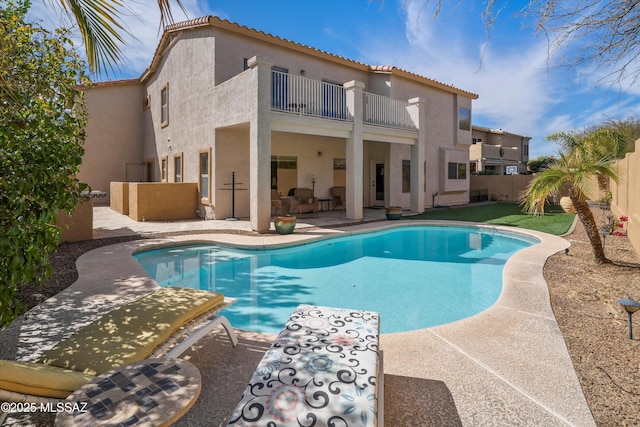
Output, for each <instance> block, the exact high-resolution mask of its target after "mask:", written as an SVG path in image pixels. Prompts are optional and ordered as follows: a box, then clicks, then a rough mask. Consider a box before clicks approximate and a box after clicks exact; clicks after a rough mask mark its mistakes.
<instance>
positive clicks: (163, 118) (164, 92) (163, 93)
mask: <svg viewBox="0 0 640 427" xmlns="http://www.w3.org/2000/svg"><path fill="white" fill-rule="evenodd" d="M160 122H161V126H162V127H165V126H168V125H169V83H167V84H166V85H164V86H163V87H162V89H161V90H160Z"/></svg>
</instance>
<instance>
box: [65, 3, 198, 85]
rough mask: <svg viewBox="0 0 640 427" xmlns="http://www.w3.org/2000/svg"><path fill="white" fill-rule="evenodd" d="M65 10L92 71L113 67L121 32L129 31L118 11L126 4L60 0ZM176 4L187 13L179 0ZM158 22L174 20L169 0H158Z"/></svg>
mask: <svg viewBox="0 0 640 427" xmlns="http://www.w3.org/2000/svg"><path fill="white" fill-rule="evenodd" d="M59 1H60V4H61V6H62V8H63V10H64V11H65V13H67V14H69V15H72V16H73V18H74V19H75V21H76V22H77V23H78V28H79V30H80V34H81V35H82V41H83V42H84V44H85V50H86V53H87V60H88V62H89V68H90V69H91V71H92V72H94V73H95V72H98V71H107V72H108V71H109V70H113V68H114V67H115V66H116V64H117V63H118V62H119V60H120V59H121V58H120V55H121V49H120V46H121V45H122V44H124V39H123V38H122V35H121V34H122V33H127V34H130V32H129V31H128V30H127V28H125V26H124V25H123V23H122V21H121V19H120V17H119V13H120V10H121V9H122V8H124V7H125V2H124V1H123V0H59ZM174 1H175V3H176V4H177V5H178V6H179V7H180V8H181V10H182V11H183V12H185V14H186V9H185V7H184V5H183V4H182V2H181V0H174ZM158 8H159V9H160V25H161V27H162V28H164V27H165V26H166V25H168V24H171V23H172V22H173V15H172V13H171V1H170V0H158Z"/></svg>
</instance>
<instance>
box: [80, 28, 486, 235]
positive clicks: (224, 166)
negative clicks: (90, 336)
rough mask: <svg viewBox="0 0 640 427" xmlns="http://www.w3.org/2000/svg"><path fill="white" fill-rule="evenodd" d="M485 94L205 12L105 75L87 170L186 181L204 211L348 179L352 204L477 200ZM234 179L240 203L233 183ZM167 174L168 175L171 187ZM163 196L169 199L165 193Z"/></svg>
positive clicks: (264, 217)
mask: <svg viewBox="0 0 640 427" xmlns="http://www.w3.org/2000/svg"><path fill="white" fill-rule="evenodd" d="M474 99H477V95H475V94H473V93H470V92H467V91H464V90H462V89H458V88H455V87H453V86H450V85H446V84H443V83H440V82H437V81H435V80H432V79H429V78H426V77H422V76H419V75H417V74H413V73H411V72H408V71H404V70H401V69H398V68H396V67H393V66H369V65H365V64H362V63H359V62H356V61H352V60H349V59H346V58H342V57H339V56H336V55H333V54H330V53H327V52H323V51H319V50H316V49H313V48H311V47H308V46H303V45H300V44H297V43H294V42H291V41H288V40H284V39H281V38H279V37H275V36H272V35H269V34H265V33H263V32H260V31H256V30H254V29H250V28H247V27H244V26H240V25H238V24H235V23H231V22H229V21H226V20H221V19H219V18H217V17H204V18H199V19H194V20H190V21H187V22H183V23H178V24H174V25H170V26H168V27H167V28H166V29H165V31H164V34H163V36H162V38H161V40H160V42H159V45H158V47H157V49H156V52H155V54H154V56H153V59H152V61H151V64H150V66H149V67H148V69H147V70H145V71H144V73H143V74H142V75H141V76H140V78H139V79H134V80H125V81H115V82H105V83H97V84H95V85H94V86H93V87H92V88H91V89H89V90H88V91H87V93H86V102H87V107H88V111H89V124H88V127H87V139H86V143H85V149H86V154H85V156H84V159H83V164H82V167H81V171H80V174H79V176H78V177H79V179H81V180H83V181H84V182H87V183H89V184H90V185H91V186H92V188H93V189H95V190H105V189H107V188H108V187H109V182H111V181H132V182H135V181H155V182H190V183H197V185H198V195H197V202H198V210H199V211H201V212H204V213H205V214H206V217H207V218H212V219H225V218H229V217H230V216H232V210H233V211H234V213H235V216H236V217H249V219H250V221H251V226H252V228H253V229H254V230H256V231H266V230H268V228H269V225H270V224H269V223H270V218H271V189H276V190H277V191H278V192H279V193H280V194H281V195H282V196H287V194H289V192H290V190H291V189H293V188H296V187H298V188H312V189H313V190H314V192H315V196H317V197H320V198H322V197H329V195H330V191H331V188H332V187H334V186H335V187H340V186H342V187H346V191H345V192H346V203H345V205H346V206H345V208H346V209H345V215H346V217H347V218H348V219H352V220H359V219H362V215H363V208H364V207H376V206H380V207H382V206H390V205H399V206H402V207H404V208H405V209H410V210H411V211H414V212H423V211H424V209H425V208H427V207H430V206H431V204H432V200H433V197H432V195H434V194H435V193H438V196H439V199H438V200H439V203H440V204H449V205H454V204H463V203H467V202H468V201H469V171H468V170H467V165H468V163H469V146H470V145H471V142H472V140H471V137H472V132H471V117H472V106H471V104H472V100H474ZM232 174H233V175H234V177H235V182H236V184H237V185H236V186H237V188H238V191H236V192H235V194H234V196H235V197H234V201H235V204H234V205H233V206H232V204H231V200H232V197H231V192H230V191H229V190H230V185H229V184H230V183H231V180H232ZM168 187H169V186H167V188H168ZM163 203H164V204H166V203H167V202H166V201H165V202H163Z"/></svg>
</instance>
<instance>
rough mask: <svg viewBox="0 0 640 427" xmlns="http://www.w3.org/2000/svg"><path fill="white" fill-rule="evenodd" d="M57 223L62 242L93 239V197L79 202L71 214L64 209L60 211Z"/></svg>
mask: <svg viewBox="0 0 640 427" xmlns="http://www.w3.org/2000/svg"><path fill="white" fill-rule="evenodd" d="M56 224H57V225H58V227H59V228H60V232H61V234H60V241H61V242H79V241H81V240H91V239H93V199H88V200H83V201H81V202H79V203H78V204H77V205H76V208H75V210H74V211H73V214H71V216H69V215H68V214H67V213H66V212H64V211H60V212H58V216H57V218H56Z"/></svg>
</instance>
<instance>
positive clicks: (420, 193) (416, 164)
mask: <svg viewBox="0 0 640 427" xmlns="http://www.w3.org/2000/svg"><path fill="white" fill-rule="evenodd" d="M425 105H426V100H425V99H424V98H420V97H418V98H412V99H410V100H409V107H408V110H409V115H410V116H411V120H412V121H413V124H414V125H415V126H416V127H417V128H418V139H417V140H416V143H415V144H414V145H412V146H411V211H412V212H416V213H419V214H420V213H423V212H424V204H425V179H426V176H425V175H426V166H425V161H426V158H425V152H426V149H427V136H426V134H427V132H426V122H427V109H426V108H425Z"/></svg>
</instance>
